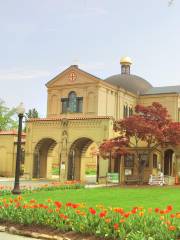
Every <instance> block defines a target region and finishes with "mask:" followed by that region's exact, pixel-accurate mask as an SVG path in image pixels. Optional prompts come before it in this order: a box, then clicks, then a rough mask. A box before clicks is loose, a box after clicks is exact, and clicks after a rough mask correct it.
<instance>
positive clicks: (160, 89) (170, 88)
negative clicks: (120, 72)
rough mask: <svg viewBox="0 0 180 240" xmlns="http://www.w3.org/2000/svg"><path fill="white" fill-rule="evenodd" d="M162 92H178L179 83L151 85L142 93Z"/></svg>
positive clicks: (179, 91) (179, 90)
mask: <svg viewBox="0 0 180 240" xmlns="http://www.w3.org/2000/svg"><path fill="white" fill-rule="evenodd" d="M163 93H180V85H177V86H166V87H153V88H151V89H149V90H148V91H147V92H146V93H144V94H143V95H151V94H152V95H153V94H163Z"/></svg>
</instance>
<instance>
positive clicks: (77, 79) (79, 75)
mask: <svg viewBox="0 0 180 240" xmlns="http://www.w3.org/2000/svg"><path fill="white" fill-rule="evenodd" d="M101 81H103V80H101V79H100V78H97V77H95V76H93V75H91V74H89V73H87V72H85V71H83V70H81V69H79V68H78V66H77V65H72V66H70V67H69V68H67V69H66V70H65V71H63V72H62V73H60V74H58V75H57V76H56V77H55V78H53V79H52V80H51V81H49V82H48V83H47V84H46V86H47V87H48V88H49V87H58V86H64V85H66V86H67V85H76V84H86V83H99V82H101Z"/></svg>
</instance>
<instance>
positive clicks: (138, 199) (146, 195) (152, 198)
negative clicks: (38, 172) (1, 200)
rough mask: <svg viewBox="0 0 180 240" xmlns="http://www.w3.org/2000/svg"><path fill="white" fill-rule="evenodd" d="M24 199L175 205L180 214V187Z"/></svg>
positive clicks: (45, 194)
mask: <svg viewBox="0 0 180 240" xmlns="http://www.w3.org/2000/svg"><path fill="white" fill-rule="evenodd" d="M8 197H9V196H8ZM23 198H24V199H27V200H30V199H36V200H38V202H43V201H44V200H46V199H48V198H51V199H52V200H58V201H62V202H63V203H65V202H73V203H81V202H85V203H86V204H87V205H88V206H95V205H98V204H103V205H104V206H107V207H109V206H112V207H123V208H124V209H127V210H128V209H130V208H132V207H134V206H143V207H145V208H149V207H152V208H155V207H159V208H162V209H164V208H165V207H166V206H167V205H173V207H174V210H175V211H176V212H180V187H147V188H144V187H137V188H136V187H132V188H131V187H128V188H119V187H116V188H93V189H78V190H56V191H49V192H48V191H42V192H37V193H32V194H24V195H23Z"/></svg>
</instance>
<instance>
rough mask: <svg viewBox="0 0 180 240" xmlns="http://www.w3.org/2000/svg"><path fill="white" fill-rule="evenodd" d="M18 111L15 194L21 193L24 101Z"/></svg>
mask: <svg viewBox="0 0 180 240" xmlns="http://www.w3.org/2000/svg"><path fill="white" fill-rule="evenodd" d="M16 113H17V114H18V117H19V125H18V140H17V153H16V172H15V181H14V189H13V190H12V193H13V194H20V193H21V190H20V187H19V177H20V164H21V137H22V119H23V116H24V113H25V108H24V106H23V103H20V105H19V106H18V107H17V108H16Z"/></svg>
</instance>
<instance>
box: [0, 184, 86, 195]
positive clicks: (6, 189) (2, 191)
mask: <svg viewBox="0 0 180 240" xmlns="http://www.w3.org/2000/svg"><path fill="white" fill-rule="evenodd" d="M80 188H84V184H82V183H80V182H78V181H66V182H63V183H60V182H51V183H48V184H44V185H42V184H40V185H34V186H31V185H23V186H21V192H22V194H24V193H32V192H39V191H54V190H65V189H80ZM11 191H12V187H10V186H4V185H0V196H5V195H10V194H11Z"/></svg>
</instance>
